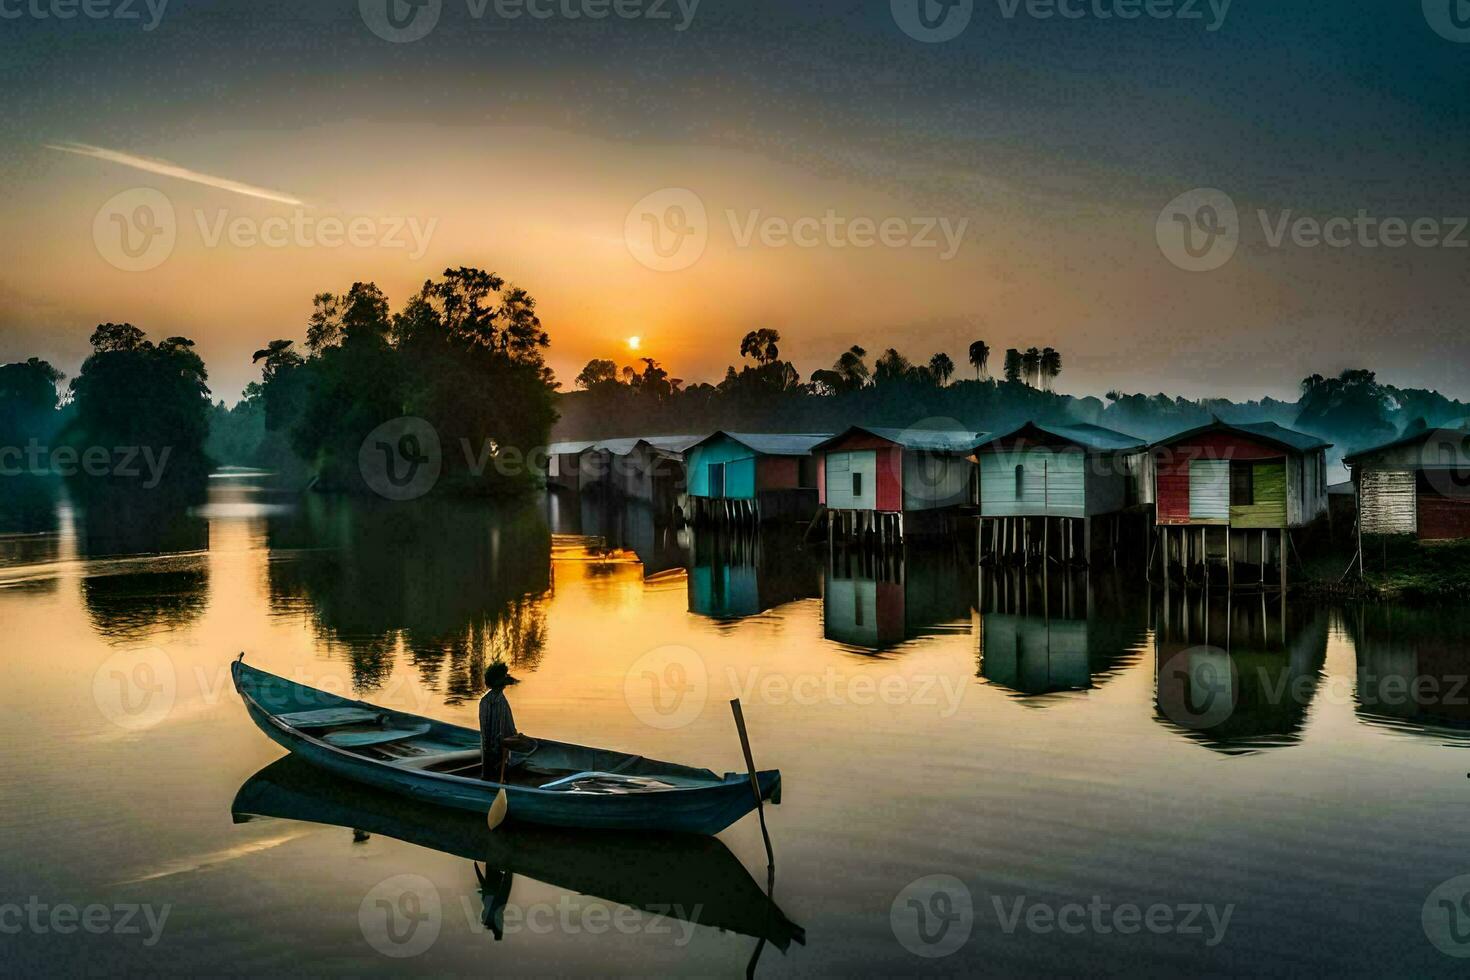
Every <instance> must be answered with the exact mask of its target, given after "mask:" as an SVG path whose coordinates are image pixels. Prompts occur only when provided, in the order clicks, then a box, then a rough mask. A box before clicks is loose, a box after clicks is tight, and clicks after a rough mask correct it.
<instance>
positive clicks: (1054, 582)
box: [979, 568, 1148, 705]
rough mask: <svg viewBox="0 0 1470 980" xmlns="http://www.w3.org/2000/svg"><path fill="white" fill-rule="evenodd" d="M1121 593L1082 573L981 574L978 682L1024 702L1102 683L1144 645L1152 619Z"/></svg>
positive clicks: (1112, 578) (1114, 581)
mask: <svg viewBox="0 0 1470 980" xmlns="http://www.w3.org/2000/svg"><path fill="white" fill-rule="evenodd" d="M1122 585H1123V583H1122V582H1121V580H1120V579H1119V577H1118V576H1116V575H1114V574H1108V575H1096V574H1093V575H1089V574H1088V573H1087V572H1086V571H1082V570H1074V571H1070V572H1067V573H1059V574H1054V575H1045V576H1043V575H1039V574H1035V573H1031V574H1024V573H1022V572H1021V571H1020V570H1014V569H1000V570H995V569H990V568H982V569H981V570H980V606H981V614H980V642H979V661H980V669H979V676H981V677H983V678H984V679H985V680H987V681H989V682H990V683H992V684H997V685H999V686H1001V687H1004V688H1008V689H1009V690H1011V691H1014V692H1016V693H1017V694H1019V695H1022V696H1024V697H1027V698H1035V697H1036V696H1037V695H1044V694H1054V693H1057V692H1061V691H1085V690H1088V689H1090V688H1093V687H1095V686H1097V685H1098V684H1101V683H1104V682H1105V681H1106V679H1107V678H1109V677H1111V676H1112V675H1113V674H1114V673H1116V672H1117V671H1118V670H1119V669H1121V668H1123V667H1125V666H1127V665H1128V664H1130V663H1135V662H1136V661H1137V660H1138V657H1139V655H1140V651H1142V650H1143V649H1144V648H1145V646H1146V644H1147V622H1148V619H1147V612H1146V610H1145V609H1144V608H1142V607H1141V605H1140V602H1139V600H1138V598H1137V597H1136V596H1135V595H1133V594H1131V593H1130V592H1129V591H1128V590H1126V589H1124V588H1123V587H1122ZM1028 703H1030V704H1036V705H1044V704H1047V703H1050V702H1049V700H1048V699H1044V698H1043V699H1036V700H1031V701H1028Z"/></svg>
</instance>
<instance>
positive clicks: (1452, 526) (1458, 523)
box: [1415, 470, 1470, 541]
mask: <svg viewBox="0 0 1470 980" xmlns="http://www.w3.org/2000/svg"><path fill="white" fill-rule="evenodd" d="M1466 475H1467V473H1466V471H1463V470H1462V471H1458V472H1453V473H1452V472H1450V471H1444V470H1441V471H1438V472H1437V473H1435V474H1433V475H1431V474H1428V473H1426V472H1425V471H1423V470H1420V471H1419V473H1418V474H1417V476H1416V480H1415V482H1416V484H1417V488H1416V489H1417V493H1416V498H1417V504H1418V527H1417V530H1418V532H1419V537H1420V539H1421V540H1424V541H1448V540H1452V539H1458V538H1470V487H1467V486H1466V483H1465V476H1466Z"/></svg>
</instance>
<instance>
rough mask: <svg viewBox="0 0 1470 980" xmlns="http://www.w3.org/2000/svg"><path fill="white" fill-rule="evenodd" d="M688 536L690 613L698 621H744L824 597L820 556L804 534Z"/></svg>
mask: <svg viewBox="0 0 1470 980" xmlns="http://www.w3.org/2000/svg"><path fill="white" fill-rule="evenodd" d="M686 533H687V535H688V537H689V542H690V544H689V576H688V578H689V583H688V584H689V611H690V612H692V613H695V614H696V615H700V616H707V617H709V618H710V619H717V620H734V619H743V618H745V617H747V616H755V615H758V614H759V613H763V612H765V611H766V610H768V609H774V608H776V607H777V606H782V605H785V604H786V603H788V602H796V601H797V600H799V599H815V598H817V597H818V596H820V595H821V594H822V566H821V561H820V558H819V557H818V555H819V554H820V552H813V551H812V550H810V549H809V548H807V547H804V546H803V544H802V540H801V534H800V532H799V531H796V530H793V529H783V530H778V529H774V528H771V529H762V530H760V531H758V532H741V531H738V530H736V531H729V530H715V529H713V528H700V529H698V530H691V531H689V532H686ZM822 547H825V545H823V546H822Z"/></svg>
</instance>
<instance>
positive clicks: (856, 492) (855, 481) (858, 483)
mask: <svg viewBox="0 0 1470 980" xmlns="http://www.w3.org/2000/svg"><path fill="white" fill-rule="evenodd" d="M852 495H853V496H854V497H861V496H862V495H863V475H862V474H861V473H854V474H853V475H852Z"/></svg>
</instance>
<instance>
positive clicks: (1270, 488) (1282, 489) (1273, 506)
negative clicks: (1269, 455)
mask: <svg viewBox="0 0 1470 980" xmlns="http://www.w3.org/2000/svg"><path fill="white" fill-rule="evenodd" d="M1291 463H1293V464H1295V465H1294V466H1292V467H1288V465H1287V461H1285V460H1283V461H1282V462H1279V463H1252V464H1250V465H1251V471H1252V476H1251V479H1252V481H1253V482H1254V486H1255V494H1254V497H1255V503H1253V504H1250V505H1249V506H1231V508H1230V526H1231V527H1239V528H1278V527H1285V526H1286V524H1287V520H1286V486H1287V478H1286V474H1287V470H1288V468H1290V469H1292V470H1294V471H1297V472H1300V471H1301V468H1302V467H1301V460H1300V459H1293V460H1291ZM1226 492H1227V499H1228V492H1229V487H1228V485H1227V487H1226Z"/></svg>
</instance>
